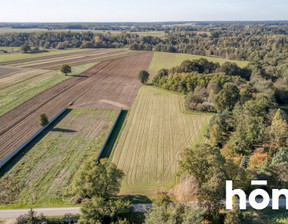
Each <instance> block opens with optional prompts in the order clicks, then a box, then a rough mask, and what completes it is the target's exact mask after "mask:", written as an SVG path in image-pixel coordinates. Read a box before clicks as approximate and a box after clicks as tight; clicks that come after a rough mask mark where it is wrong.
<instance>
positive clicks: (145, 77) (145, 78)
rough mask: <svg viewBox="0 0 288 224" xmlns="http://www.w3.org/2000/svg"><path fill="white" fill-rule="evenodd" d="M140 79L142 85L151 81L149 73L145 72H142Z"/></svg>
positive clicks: (139, 75)
mask: <svg viewBox="0 0 288 224" xmlns="http://www.w3.org/2000/svg"><path fill="white" fill-rule="evenodd" d="M138 79H139V81H140V82H141V83H142V84H144V83H146V82H147V81H148V79H149V73H148V72H147V71H145V70H142V71H140V72H139V74H138Z"/></svg>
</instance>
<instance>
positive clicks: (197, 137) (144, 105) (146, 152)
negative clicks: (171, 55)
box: [112, 86, 210, 197]
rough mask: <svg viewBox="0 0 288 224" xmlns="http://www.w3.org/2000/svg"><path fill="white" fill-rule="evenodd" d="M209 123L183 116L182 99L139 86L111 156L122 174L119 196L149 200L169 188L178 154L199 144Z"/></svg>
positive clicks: (204, 116)
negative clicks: (123, 176) (140, 196)
mask: <svg viewBox="0 0 288 224" xmlns="http://www.w3.org/2000/svg"><path fill="white" fill-rule="evenodd" d="M209 120H210V116H209V115H196V114H195V115H194V114H188V113H184V102H183V96H182V95H177V94H174V93H171V92H168V91H165V90H161V89H158V88H155V87H150V86H142V87H141V89H140V91H139V93H138V95H137V98H136V100H135V103H134V104H133V107H132V109H131V111H130V113H129V115H128V118H127V121H126V124H125V127H124V128H123V131H122V134H121V136H120V138H119V141H118V143H117V145H116V146H115V148H114V153H113V156H112V161H113V162H115V163H116V164H117V166H118V167H119V168H120V169H123V171H124V173H125V174H126V176H125V178H124V181H123V184H122V188H121V192H120V193H121V194H143V195H146V196H152V197H153V196H155V193H156V191H157V189H158V188H160V187H163V186H165V185H166V186H167V185H171V184H172V185H173V181H174V180H175V176H173V175H174V174H175V173H176V170H177V160H178V159H179V158H180V154H181V152H182V151H183V150H184V149H185V148H186V147H189V146H191V145H192V144H196V143H200V142H201V141H203V136H204V131H205V127H206V125H207V124H208V121H209Z"/></svg>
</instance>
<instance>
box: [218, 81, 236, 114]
mask: <svg viewBox="0 0 288 224" xmlns="http://www.w3.org/2000/svg"><path fill="white" fill-rule="evenodd" d="M239 100H240V91H239V89H238V87H237V86H235V85H234V84H231V83H228V84H226V85H225V86H224V88H223V89H222V90H221V91H220V92H219V93H218V94H217V95H216V97H215V99H214V105H215V107H216V109H217V111H223V110H225V109H229V110H233V108H234V106H235V104H236V103H237V102H238V101H239Z"/></svg>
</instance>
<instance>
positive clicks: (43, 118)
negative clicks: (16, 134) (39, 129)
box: [40, 113, 49, 126]
mask: <svg viewBox="0 0 288 224" xmlns="http://www.w3.org/2000/svg"><path fill="white" fill-rule="evenodd" d="M48 123H49V120H48V117H47V115H46V114H45V113H43V114H40V125H41V126H46V125H47V124H48Z"/></svg>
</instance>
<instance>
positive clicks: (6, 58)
mask: <svg viewBox="0 0 288 224" xmlns="http://www.w3.org/2000/svg"><path fill="white" fill-rule="evenodd" d="M14 49H17V47H15V48H14ZM87 51H91V49H79V48H77V49H74V48H70V49H65V50H55V49H51V50H49V51H47V52H39V53H27V54H23V53H21V52H15V53H9V54H0V65H6V64H9V62H10V61H13V62H14V61H15V60H24V61H25V60H26V61H27V60H31V59H33V60H35V59H36V60H37V58H40V57H41V58H43V57H54V56H58V55H65V54H74V53H81V52H87Z"/></svg>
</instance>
